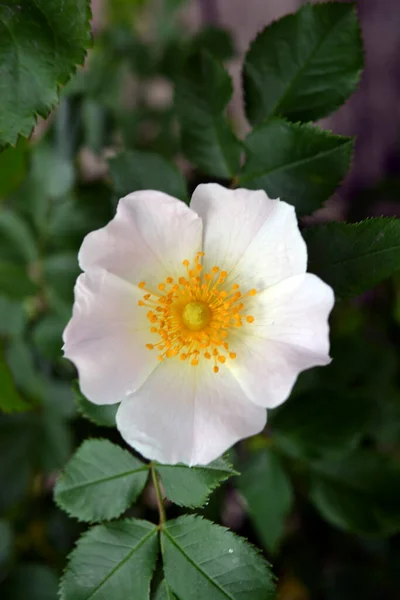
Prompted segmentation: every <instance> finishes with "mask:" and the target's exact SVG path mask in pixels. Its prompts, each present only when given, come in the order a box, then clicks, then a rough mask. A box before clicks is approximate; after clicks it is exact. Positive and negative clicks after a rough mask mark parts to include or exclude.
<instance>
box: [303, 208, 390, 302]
mask: <svg viewBox="0 0 400 600" xmlns="http://www.w3.org/2000/svg"><path fill="white" fill-rule="evenodd" d="M303 236H304V239H305V241H306V243H307V248H308V261H309V263H308V269H309V271H311V272H312V273H315V274H316V275H319V276H320V277H321V278H322V279H323V280H324V281H325V282H326V283H329V285H331V286H332V287H333V289H334V291H335V294H336V296H337V297H341V298H345V297H351V296H357V295H358V294H362V293H363V292H366V291H367V290H369V289H370V288H372V287H374V286H375V285H377V284H378V283H380V282H381V281H383V280H384V279H386V278H388V277H390V276H391V275H393V274H394V273H397V272H398V271H399V270H400V242H399V240H400V220H398V219H391V218H383V217H382V218H374V219H367V220H366V221H361V222H360V223H328V224H326V225H318V226H316V227H311V228H309V229H305V230H304V231H303Z"/></svg>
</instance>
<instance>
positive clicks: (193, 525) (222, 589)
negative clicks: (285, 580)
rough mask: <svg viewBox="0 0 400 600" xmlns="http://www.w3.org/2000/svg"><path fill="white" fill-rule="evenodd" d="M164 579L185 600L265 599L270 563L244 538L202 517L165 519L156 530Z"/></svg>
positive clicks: (271, 593) (270, 595) (270, 577)
mask: <svg viewBox="0 0 400 600" xmlns="http://www.w3.org/2000/svg"><path fill="white" fill-rule="evenodd" d="M161 544H162V552H163V562H164V573H165V579H166V581H167V583H168V585H169V586H170V588H171V589H172V591H173V593H174V594H175V595H176V596H177V597H178V598H185V600H197V599H198V598H207V600H226V599H227V598H229V599H230V600H236V599H237V600H239V599H240V600H268V599H272V598H273V597H274V595H275V593H274V581H273V575H272V573H271V571H270V569H269V565H268V564H267V563H266V562H265V561H264V560H263V559H262V557H261V555H260V554H259V553H258V552H257V551H256V549H255V548H253V547H252V546H251V545H250V544H249V543H248V542H247V541H246V540H244V539H243V538H240V537H238V536H236V535H234V534H233V533H231V532H230V531H228V530H227V529H225V528H223V527H219V526H218V525H214V523H211V522H210V521H206V520H205V519H202V518H201V517H197V516H194V515H191V516H184V517H180V518H179V519H176V520H175V521H168V522H167V523H166V524H165V526H164V527H163V529H162V531H161Z"/></svg>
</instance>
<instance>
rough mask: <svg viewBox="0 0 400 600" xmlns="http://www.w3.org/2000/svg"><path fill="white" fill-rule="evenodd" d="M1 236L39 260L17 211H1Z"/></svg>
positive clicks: (22, 256) (23, 257) (24, 255)
mask: <svg viewBox="0 0 400 600" xmlns="http://www.w3.org/2000/svg"><path fill="white" fill-rule="evenodd" d="M0 11H1V6H0ZM0 133H1V132H0ZM0 238H1V241H2V242H3V241H6V242H7V243H8V244H10V245H11V246H12V249H13V251H14V252H15V254H16V256H17V257H18V258H19V259H20V260H22V261H24V262H26V263H28V262H34V261H35V260H37V258H38V249H37V244H36V240H35V237H34V235H33V233H32V231H31V229H30V228H29V227H28V225H27V224H26V223H25V221H23V220H22V219H21V217H20V216H19V215H18V214H17V213H15V212H11V211H10V210H4V211H2V212H1V213H0Z"/></svg>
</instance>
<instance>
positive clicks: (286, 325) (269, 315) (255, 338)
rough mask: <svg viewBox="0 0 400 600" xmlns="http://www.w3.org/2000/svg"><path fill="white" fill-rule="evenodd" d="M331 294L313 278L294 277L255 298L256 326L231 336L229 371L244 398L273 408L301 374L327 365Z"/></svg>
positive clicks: (309, 276) (253, 324) (253, 303)
mask: <svg viewBox="0 0 400 600" xmlns="http://www.w3.org/2000/svg"><path fill="white" fill-rule="evenodd" d="M333 303H334V297H333V291H332V289H331V288H330V287H329V286H328V285H326V284H325V283H324V282H323V281H321V280H320V279H319V278H318V277H316V276H315V275H312V274H310V273H306V274H304V275H298V276H295V277H291V278H289V279H287V280H285V281H283V282H281V283H279V284H277V285H276V286H273V287H271V288H269V289H267V290H265V291H264V292H262V293H261V294H258V295H257V296H255V297H254V300H253V302H252V306H251V309H250V310H251V313H252V315H253V316H254V317H255V321H254V323H252V324H251V325H247V324H246V325H245V326H244V327H243V328H241V329H239V330H237V333H236V334H234V335H232V336H231V339H230V340H229V347H230V348H231V347H232V349H233V350H234V351H235V352H236V354H237V358H236V360H234V361H231V362H230V368H231V371H232V373H233V374H234V375H235V377H236V378H237V380H238V381H239V382H240V384H241V386H242V387H243V389H244V390H245V392H246V394H247V395H248V396H249V398H251V399H252V400H253V402H255V403H256V404H258V405H260V406H265V407H267V408H273V407H275V406H278V405H279V404H281V403H282V402H284V401H285V400H286V399H287V397H288V396H289V394H290V392H291V390H292V388H293V385H294V383H295V381H296V379H297V376H298V375H299V373H300V372H301V371H304V370H305V369H309V368H311V367H315V366H323V365H327V364H329V362H330V358H329V354H328V353H329V324H328V317H329V313H330V311H331V310H332V307H333Z"/></svg>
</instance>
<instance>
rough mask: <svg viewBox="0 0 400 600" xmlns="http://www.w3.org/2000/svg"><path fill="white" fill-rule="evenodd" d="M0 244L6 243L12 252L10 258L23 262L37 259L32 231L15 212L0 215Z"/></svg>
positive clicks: (7, 211) (5, 212)
mask: <svg viewBox="0 0 400 600" xmlns="http://www.w3.org/2000/svg"><path fill="white" fill-rule="evenodd" d="M0 234H1V243H2V244H4V242H7V243H8V244H9V246H10V248H11V250H12V251H13V253H14V254H13V255H12V257H13V258H14V257H15V258H17V259H18V260H20V261H24V262H33V261H35V260H37V258H38V249H37V243H36V240H35V237H34V235H33V232H32V230H31V229H30V228H29V226H28V225H27V224H26V222H25V221H24V220H23V219H22V218H21V217H20V216H19V215H18V214H17V213H15V212H11V211H10V210H3V211H2V212H1V213H0Z"/></svg>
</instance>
